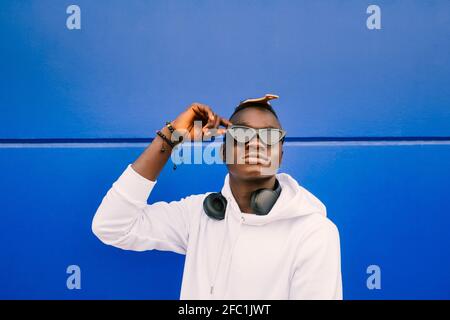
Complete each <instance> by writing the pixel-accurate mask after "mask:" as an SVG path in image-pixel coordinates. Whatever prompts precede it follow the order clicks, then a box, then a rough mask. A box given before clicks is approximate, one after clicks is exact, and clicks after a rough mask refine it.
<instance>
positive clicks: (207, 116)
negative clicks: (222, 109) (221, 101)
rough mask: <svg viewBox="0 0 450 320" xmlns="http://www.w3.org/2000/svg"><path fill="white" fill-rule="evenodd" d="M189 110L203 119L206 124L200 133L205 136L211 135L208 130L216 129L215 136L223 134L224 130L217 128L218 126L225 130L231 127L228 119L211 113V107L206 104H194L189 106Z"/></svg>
mask: <svg viewBox="0 0 450 320" xmlns="http://www.w3.org/2000/svg"><path fill="white" fill-rule="evenodd" d="M191 108H192V110H193V111H194V112H195V113H196V114H197V115H198V116H199V117H201V118H202V119H203V121H206V124H205V125H204V126H203V128H202V131H203V133H204V134H205V135H211V134H212V132H210V131H211V130H210V129H217V130H215V131H216V132H215V135H222V134H225V132H226V129H225V128H219V126H224V127H226V128H227V127H229V126H231V125H232V123H231V122H230V121H229V120H228V119H226V118H224V117H221V116H219V115H218V114H217V113H215V112H214V111H212V109H211V107H209V106H208V105H206V104H202V103H197V102H196V103H193V104H192V105H191Z"/></svg>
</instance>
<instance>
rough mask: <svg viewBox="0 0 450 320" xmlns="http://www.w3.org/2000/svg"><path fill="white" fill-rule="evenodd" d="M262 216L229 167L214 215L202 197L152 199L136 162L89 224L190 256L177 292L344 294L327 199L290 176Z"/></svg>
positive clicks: (106, 235)
mask: <svg viewBox="0 0 450 320" xmlns="http://www.w3.org/2000/svg"><path fill="white" fill-rule="evenodd" d="M276 177H277V179H278V181H279V182H280V184H281V188H282V191H281V194H280V197H279V198H278V200H277V201H276V203H275V205H274V206H273V208H272V209H271V211H270V212H269V213H268V214H267V215H265V216H258V215H254V214H247V213H242V212H241V211H240V209H239V207H238V205H237V203H236V200H235V199H234V197H233V195H232V193H231V189H230V186H229V182H228V179H229V177H228V174H227V175H226V177H225V182H224V185H223V188H222V194H223V195H224V196H225V197H226V199H227V201H228V205H227V208H226V213H225V219H223V220H221V221H218V220H214V219H211V218H209V217H208V216H207V215H206V214H205V212H204V211H203V200H204V198H205V197H206V196H207V195H208V194H209V193H210V192H208V193H205V194H198V195H191V196H188V197H185V198H182V199H181V200H179V201H171V202H164V201H159V202H155V203H153V204H150V205H149V204H147V199H148V197H149V195H150V192H151V191H152V189H153V188H154V186H155V184H156V182H157V181H151V180H148V179H146V178H144V177H142V176H141V175H139V174H138V173H137V172H136V171H134V170H133V168H132V167H131V165H128V167H127V169H126V170H125V171H124V172H123V173H122V175H121V176H120V177H119V179H118V180H117V181H116V182H114V184H113V185H112V188H111V189H110V190H109V191H108V193H107V194H106V196H105V197H104V198H103V200H102V203H101V205H100V207H99V208H98V210H97V212H96V214H95V217H94V219H93V222H92V231H93V232H94V234H95V235H96V236H97V237H98V238H99V239H100V240H101V241H102V242H104V243H105V244H109V245H112V246H115V247H118V248H122V249H126V250H135V251H143V250H153V249H156V250H164V251H167V250H168V251H173V252H177V253H180V254H185V255H186V261H185V266H184V274H183V282H182V287H181V295H180V299H342V282H341V263H340V246H339V233H338V230H337V228H336V226H335V225H334V224H333V223H332V222H331V221H330V220H329V219H328V218H327V217H326V209H325V206H324V205H323V204H322V202H320V201H319V200H318V199H317V198H316V197H315V196H314V195H312V194H311V193H310V192H309V191H307V190H306V189H305V188H303V187H301V186H300V185H299V184H298V183H297V182H296V181H295V180H294V179H293V178H292V177H291V176H290V175H288V174H286V173H278V174H277V175H276Z"/></svg>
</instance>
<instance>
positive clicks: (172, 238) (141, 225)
mask: <svg viewBox="0 0 450 320" xmlns="http://www.w3.org/2000/svg"><path fill="white" fill-rule="evenodd" d="M156 182H157V181H151V180H148V179H146V178H144V177H143V176H141V175H140V174H138V173H137V172H136V171H135V170H134V169H133V168H132V167H131V164H130V165H128V167H127V168H126V170H125V171H124V172H123V173H122V175H121V176H120V177H119V179H118V180H117V181H116V182H114V183H113V185H112V187H111V189H109V191H108V192H107V194H106V195H105V197H104V198H103V200H102V202H101V204H100V206H99V207H98V209H97V212H96V213H95V216H94V219H93V221H92V231H93V233H94V234H95V235H96V236H97V237H98V238H99V239H100V240H101V241H102V242H103V243H105V244H108V245H112V246H114V247H117V248H121V249H125V250H134V251H144V250H153V249H156V250H163V251H173V252H177V253H180V254H185V253H186V247H187V241H188V230H189V219H188V216H189V209H188V208H189V201H190V199H191V197H192V196H191V197H187V198H183V199H181V200H179V201H172V202H163V201H160V202H155V203H153V204H151V205H149V204H147V199H148V197H149V195H150V193H151V191H152V189H153V187H154V186H155V184H156Z"/></svg>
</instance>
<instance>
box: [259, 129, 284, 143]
mask: <svg viewBox="0 0 450 320" xmlns="http://www.w3.org/2000/svg"><path fill="white" fill-rule="evenodd" d="M283 136H284V133H283V131H281V130H280V129H272V128H268V129H261V130H260V131H259V137H260V139H261V141H262V142H263V143H264V144H266V145H269V146H273V145H275V144H277V143H278V142H280V140H281V139H283Z"/></svg>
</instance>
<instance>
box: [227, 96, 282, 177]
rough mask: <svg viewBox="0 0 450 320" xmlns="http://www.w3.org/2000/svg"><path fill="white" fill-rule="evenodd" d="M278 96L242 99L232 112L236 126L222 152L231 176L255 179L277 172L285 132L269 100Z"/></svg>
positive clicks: (233, 122) (229, 133)
mask: <svg viewBox="0 0 450 320" xmlns="http://www.w3.org/2000/svg"><path fill="white" fill-rule="evenodd" d="M276 98H278V96H275V95H266V96H265V97H263V98H258V99H248V100H245V101H242V102H241V103H240V104H239V105H238V106H237V107H236V108H235V110H234V112H233V113H232V115H231V117H230V121H231V123H232V124H233V126H232V128H231V129H229V130H228V131H227V133H226V135H225V140H224V145H223V153H222V155H223V158H224V159H226V163H227V166H228V171H229V173H230V174H231V175H234V176H236V177H237V178H239V179H243V180H255V179H260V178H267V177H268V176H272V175H274V174H275V173H276V170H277V169H278V167H279V165H280V163H281V159H282V156H283V149H282V148H283V143H284V134H285V132H284V130H283V129H282V127H281V124H280V121H279V119H278V116H277V114H276V112H275V110H274V109H273V108H272V106H271V105H270V103H269V100H271V99H276ZM261 129H263V130H261Z"/></svg>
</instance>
